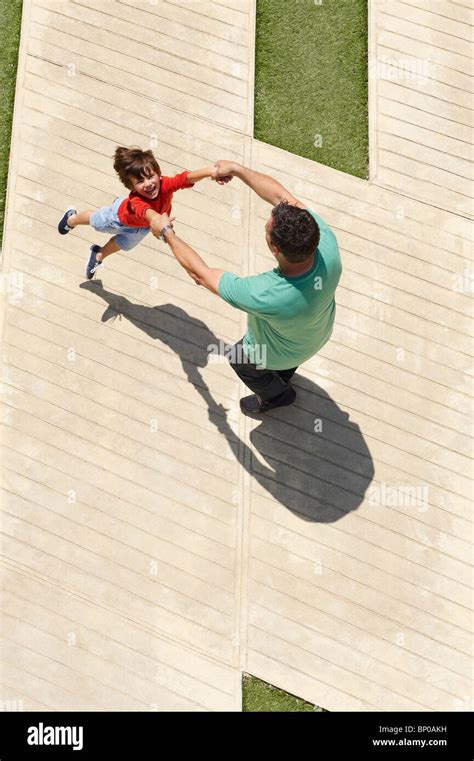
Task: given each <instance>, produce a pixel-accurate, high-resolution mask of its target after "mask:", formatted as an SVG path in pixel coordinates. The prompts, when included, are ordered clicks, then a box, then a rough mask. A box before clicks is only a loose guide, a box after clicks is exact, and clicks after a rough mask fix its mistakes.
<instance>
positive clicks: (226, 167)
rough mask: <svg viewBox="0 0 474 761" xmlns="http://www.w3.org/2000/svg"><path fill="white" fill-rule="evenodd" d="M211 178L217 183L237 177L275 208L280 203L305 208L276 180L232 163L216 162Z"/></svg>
mask: <svg viewBox="0 0 474 761" xmlns="http://www.w3.org/2000/svg"><path fill="white" fill-rule="evenodd" d="M212 177H213V179H215V180H216V181H217V182H220V181H221V179H222V178H224V177H238V178H239V179H240V180H242V182H245V184H246V185H248V186H249V188H251V189H252V190H253V191H254V192H255V193H256V194H257V195H258V196H260V198H263V200H264V201H267V202H268V203H270V204H271V205H272V206H277V205H278V204H279V203H280V202H281V201H287V202H288V203H289V204H291V205H292V206H299V207H300V208H302V209H305V208H306V206H305V204H303V203H301V201H298V199H297V198H295V197H294V196H293V195H292V194H291V193H290V191H289V190H287V189H286V188H284V187H283V185H282V184H281V183H279V182H278V180H275V179H274V178H273V177H270V176H269V175H268V174H261V172H254V170H253V169H248V168H247V167H245V166H242V165H241V164H237V163H236V162H234V161H222V160H221V161H216V163H215V165H214V173H213V175H212Z"/></svg>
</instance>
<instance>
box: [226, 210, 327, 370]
mask: <svg viewBox="0 0 474 761" xmlns="http://www.w3.org/2000/svg"><path fill="white" fill-rule="evenodd" d="M308 211H309V212H310V214H312V216H313V217H314V218H315V220H316V222H317V223H318V225H319V228H320V233H321V238H320V241H319V245H318V248H317V251H316V255H315V259H314V264H313V266H312V268H311V269H310V270H308V271H307V272H305V273H304V274H302V275H297V276H296V277H290V276H287V275H284V274H282V273H281V272H280V269H279V268H278V267H277V268H275V269H273V270H270V271H268V272H264V273H262V274H261V275H253V276H250V277H246V278H239V277H237V276H236V275H233V274H232V273H230V272H226V273H224V274H223V275H222V277H221V279H220V281H219V294H220V296H222V298H223V299H224V300H225V301H227V302H228V303H229V304H232V306H235V307H237V308H238V309H242V310H244V311H246V312H248V315H249V317H248V329H247V333H246V335H245V338H244V341H243V346H244V351H245V353H246V355H247V357H248V359H249V360H250V361H251V362H255V363H256V364H258V365H260V366H262V367H266V368H268V369H278V370H284V369H286V368H290V367H295V366H297V365H300V364H302V362H305V361H306V360H307V359H309V358H310V357H312V356H313V355H314V354H315V353H316V352H317V351H319V350H320V349H321V348H322V346H324V344H325V343H326V341H327V340H328V339H329V337H330V335H331V333H332V328H333V324H334V315H335V309H336V305H335V300H334V294H335V291H336V288H337V285H338V283H339V279H340V276H341V271H342V265H341V259H340V255H339V247H338V244H337V240H336V236H335V235H334V233H333V231H332V230H331V228H330V227H329V226H328V225H327V224H326V222H324V220H322V219H321V217H319V216H318V215H317V214H315V212H313V211H311V209H308Z"/></svg>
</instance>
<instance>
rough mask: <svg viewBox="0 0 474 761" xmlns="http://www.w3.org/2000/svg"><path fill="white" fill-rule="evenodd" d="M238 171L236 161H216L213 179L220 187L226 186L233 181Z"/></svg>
mask: <svg viewBox="0 0 474 761" xmlns="http://www.w3.org/2000/svg"><path fill="white" fill-rule="evenodd" d="M236 169H237V164H236V163H235V162H234V161H224V160H220V161H216V163H215V164H214V172H213V174H212V179H213V180H215V181H216V182H217V183H219V185H226V184H227V183H228V182H230V181H231V179H232V177H233V176H234V173H235V171H236Z"/></svg>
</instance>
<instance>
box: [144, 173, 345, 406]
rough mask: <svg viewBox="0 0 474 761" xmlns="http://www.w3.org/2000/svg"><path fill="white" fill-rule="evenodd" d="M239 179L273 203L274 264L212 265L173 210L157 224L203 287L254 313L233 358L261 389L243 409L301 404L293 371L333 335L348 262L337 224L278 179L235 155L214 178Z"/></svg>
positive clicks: (269, 229)
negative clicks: (253, 270)
mask: <svg viewBox="0 0 474 761" xmlns="http://www.w3.org/2000/svg"><path fill="white" fill-rule="evenodd" d="M232 177H238V178H239V179H240V180H242V182H245V184H246V185H248V186H249V187H250V188H251V189H252V190H253V191H254V192H255V193H257V195H259V196H260V198H263V199H264V200H265V201H268V203H270V204H271V205H272V207H273V209H272V212H271V215H270V217H269V219H268V221H267V223H266V225H265V238H266V242H267V245H268V248H269V249H270V251H271V253H272V255H273V256H274V258H275V260H276V262H275V263H276V265H277V266H276V267H275V268H274V269H272V270H269V271H268V272H264V273H263V274H261V275H252V276H250V277H243V278H242V277H239V276H238V275H234V274H233V273H231V272H225V271H224V270H221V269H216V268H213V267H208V265H207V264H206V263H205V262H204V261H203V259H202V258H201V257H200V256H199V254H197V253H196V251H194V250H193V249H192V248H191V247H190V246H188V244H187V243H185V242H184V241H183V240H181V239H180V238H179V237H178V236H177V235H176V234H175V232H174V231H173V228H172V226H171V221H170V219H169V217H167V216H166V215H161V216H157V217H155V218H154V219H153V220H152V224H151V229H152V232H153V234H154V235H156V236H157V237H161V238H162V240H165V241H166V243H168V244H169V246H170V248H171V250H172V252H173V254H174V255H175V257H176V259H177V260H178V262H179V263H180V264H181V266H182V267H184V269H185V270H186V271H187V272H188V274H189V275H190V276H191V277H192V279H193V280H194V281H195V282H196V283H198V285H204V286H205V287H206V288H208V289H209V290H210V291H212V292H213V293H215V294H217V295H219V296H220V297H221V298H223V299H224V300H225V301H227V302H228V303H229V304H231V305H232V306H233V307H236V308H237V309H242V310H243V311H244V312H247V313H248V327H247V332H246V334H245V336H244V337H243V338H242V339H241V340H240V341H239V342H238V343H237V344H236V345H235V347H234V351H233V352H232V353H231V359H230V364H231V367H232V368H233V369H234V370H235V372H236V373H237V375H238V376H239V378H241V380H243V382H244V383H245V385H246V386H248V388H249V389H251V391H253V392H254V393H253V394H252V395H250V396H246V397H244V398H243V399H241V400H240V407H241V410H242V411H243V412H246V413H248V412H251V413H260V412H266V411H267V410H270V409H273V408H275V407H282V406H286V405H288V404H292V403H293V402H294V400H295V397H296V392H295V390H294V388H293V387H292V385H291V383H290V380H291V377H292V376H293V374H294V372H295V371H296V369H297V368H298V366H299V365H300V364H301V363H302V362H305V361H306V360H307V359H309V358H310V357H312V356H313V355H314V354H316V352H318V351H319V350H320V349H321V347H322V346H324V344H325V343H326V341H327V340H328V339H329V337H330V335H331V333H332V328H333V324H334V315H335V309H336V305H335V300H334V294H335V291H336V288H337V285H338V282H339V278H340V275H341V270H342V267H341V259H340V256H339V248H338V245H337V241H336V236H335V235H334V233H333V232H332V230H331V229H330V227H328V225H327V224H326V223H325V222H324V221H323V220H322V219H321V218H320V217H319V216H318V215H317V214H315V212H313V211H311V210H309V209H307V208H306V207H305V205H304V204H303V203H301V202H300V201H298V200H297V199H296V198H294V197H293V196H292V194H291V193H290V192H289V191H288V190H286V189H285V188H284V187H283V186H282V185H281V184H280V183H279V182H277V180H275V179H273V178H272V177H269V176H267V175H265V174H261V173H259V172H254V171H252V170H251V169H247V168H246V167H243V166H241V165H240V164H237V163H235V162H232V161H217V162H216V164H215V173H214V176H213V179H215V180H216V181H217V182H219V183H225V182H228V181H229V180H230V179H231V178H232Z"/></svg>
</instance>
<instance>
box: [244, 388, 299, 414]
mask: <svg viewBox="0 0 474 761" xmlns="http://www.w3.org/2000/svg"><path fill="white" fill-rule="evenodd" d="M295 399H296V391H295V389H294V388H292V387H291V386H290V388H289V389H287V391H284V392H283V394H280V395H279V396H277V397H274V398H273V399H270V400H269V401H267V402H265V401H264V400H263V399H260V397H259V396H257V394H250V396H244V397H243V398H242V399H241V400H240V409H241V410H242V412H250V413H259V412H267V411H268V410H273V409H275V408H276V407H287V406H288V405H289V404H293V402H294V401H295Z"/></svg>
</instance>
